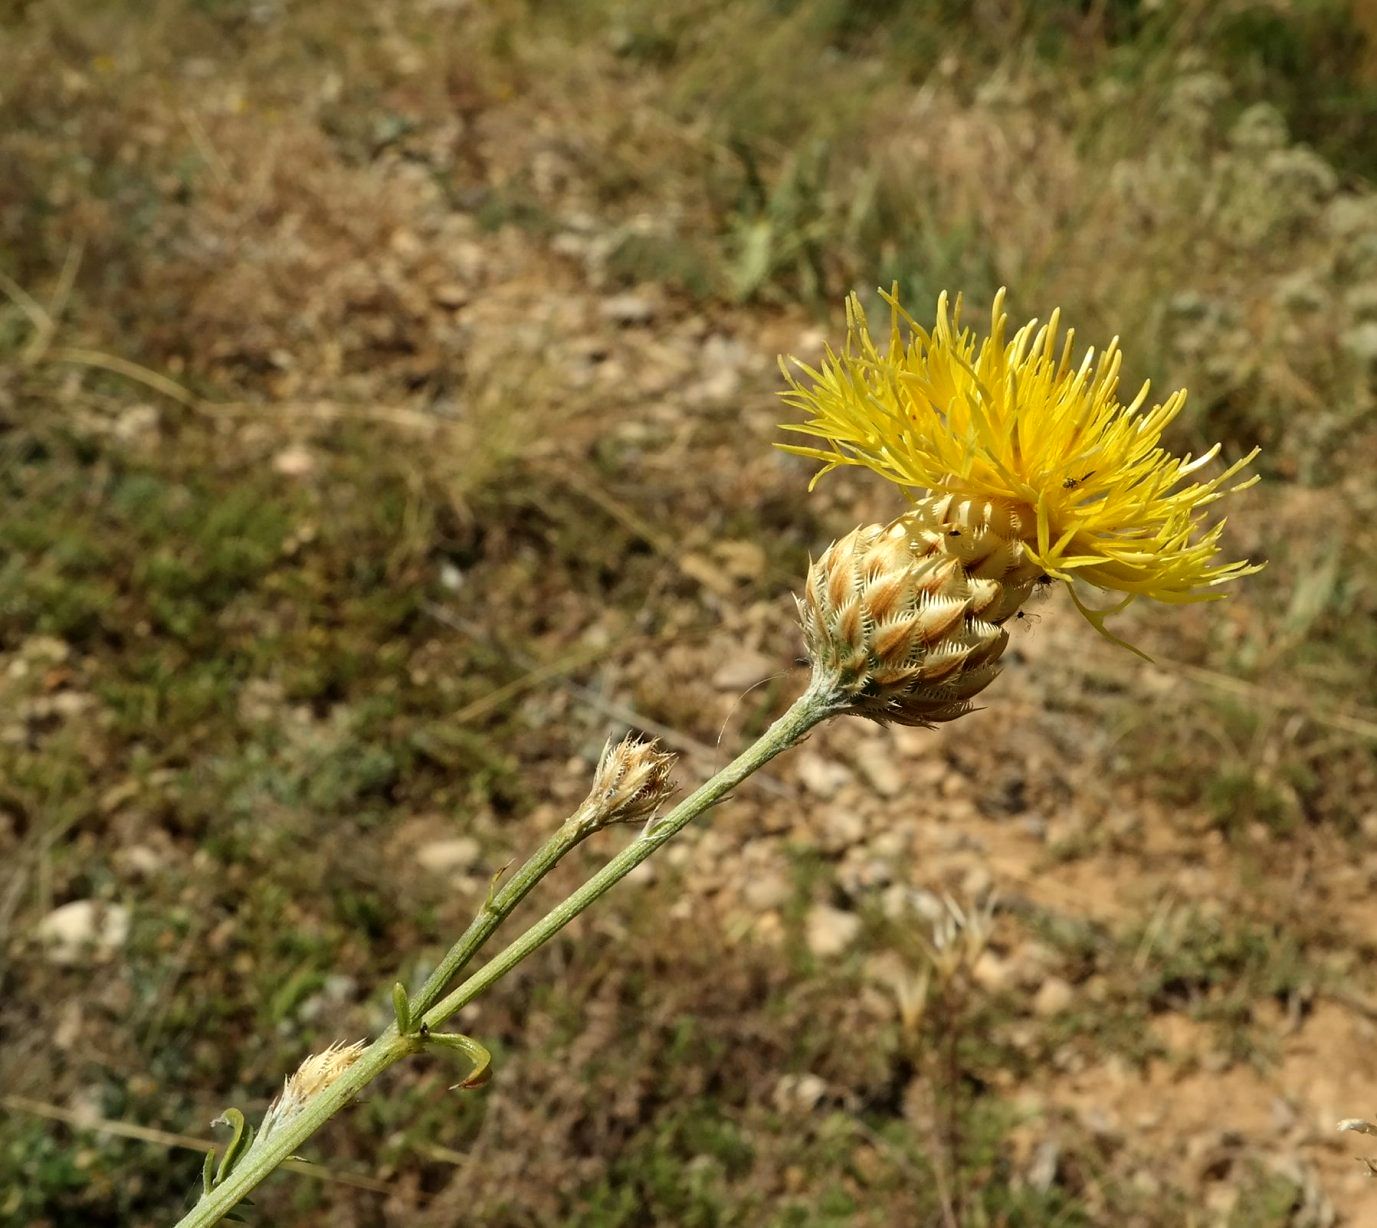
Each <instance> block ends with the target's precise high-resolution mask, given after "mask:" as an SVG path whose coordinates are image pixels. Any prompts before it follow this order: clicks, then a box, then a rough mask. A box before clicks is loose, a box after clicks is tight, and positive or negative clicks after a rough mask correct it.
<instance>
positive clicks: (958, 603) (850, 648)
mask: <svg viewBox="0 0 1377 1228" xmlns="http://www.w3.org/2000/svg"><path fill="white" fill-rule="evenodd" d="M1027 519H1028V514H1027V512H1026V511H1024V510H1022V509H1020V508H1018V507H1017V506H1014V505H1008V504H1003V503H997V502H993V501H977V500H972V499H960V498H957V497H955V496H952V495H937V496H933V497H930V498H927V499H924V500H921V501H920V502H919V503H917V504H916V505H915V506H914V507H913V509H912V510H911V511H909V512H908V513H907V514H905V515H904V516H901V517H900V518H899V519H898V520H895V521H893V522H892V523H890V524H887V525H867V526H864V527H862V528H859V529H856V530H855V531H853V532H852V533H849V534H847V536H845V537H843V538H842V539H841V540H840V541H836V542H833V544H832V545H831V546H829V547H828V548H827V550H826V551H824V552H823V555H822V557H821V558H820V559H818V560H817V561H816V562H815V563H814V564H813V565H812V567H810V568H809V571H808V580H807V583H806V586H805V589H804V594H803V597H802V598H801V599H800V600H799V603H798V606H799V615H800V618H801V620H802V623H803V633H804V638H805V640H806V642H807V646H808V655H809V659H810V660H811V662H812V664H813V669H814V671H815V672H816V673H817V674H819V675H820V676H821V677H822V678H823V679H824V680H825V681H826V682H827V683H828V684H829V686H830V689H832V690H833V692H834V693H835V694H836V695H837V696H838V697H839V698H840V699H841V701H842V702H843V704H844V709H845V710H846V711H850V712H854V713H856V714H857V715H860V716H866V717H869V718H870V719H871V720H876V721H894V722H896V723H898V724H901V725H930V724H934V723H936V722H939V721H949V720H953V719H955V718H956V717H958V716H960V715H962V714H963V713H964V712H967V711H969V710H970V707H971V702H970V701H971V699H972V697H973V696H975V695H976V694H978V693H979V692H980V691H982V690H983V689H984V688H985V687H986V686H988V685H989V684H990V682H991V681H993V679H994V677H995V675H996V674H998V673H999V658H1000V655H1001V654H1002V653H1003V651H1004V647H1005V645H1006V644H1007V642H1008V633H1007V632H1006V631H1005V630H1004V628H1003V623H1004V622H1005V621H1006V620H1007V619H1009V618H1011V617H1012V616H1013V615H1014V614H1015V613H1017V611H1018V610H1019V608H1020V607H1021V606H1022V605H1023V603H1024V601H1026V600H1027V598H1028V596H1029V594H1030V593H1031V592H1032V591H1033V587H1034V585H1035V584H1036V583H1037V581H1038V579H1039V578H1040V577H1041V575H1042V571H1041V568H1039V567H1038V565H1037V564H1036V563H1035V562H1033V561H1032V560H1031V559H1029V558H1028V557H1027V553H1026V551H1025V548H1024V538H1025V537H1026V536H1027V534H1028V532H1029V525H1028V523H1027Z"/></svg>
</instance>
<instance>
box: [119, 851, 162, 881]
mask: <svg viewBox="0 0 1377 1228" xmlns="http://www.w3.org/2000/svg"><path fill="white" fill-rule="evenodd" d="M115 860H116V862H117V864H118V865H119V866H120V868H121V869H122V870H124V871H126V872H127V873H129V874H132V875H134V876H136V877H138V878H152V877H153V875H155V874H156V873H157V872H158V871H159V870H161V869H162V868H163V864H164V863H163V855H162V854H161V853H159V852H158V850H157V849H155V848H151V847H150V846H149V845H147V844H131V845H130V846H129V847H128V848H126V849H121V850H120V851H119V852H118V853H116V854H115Z"/></svg>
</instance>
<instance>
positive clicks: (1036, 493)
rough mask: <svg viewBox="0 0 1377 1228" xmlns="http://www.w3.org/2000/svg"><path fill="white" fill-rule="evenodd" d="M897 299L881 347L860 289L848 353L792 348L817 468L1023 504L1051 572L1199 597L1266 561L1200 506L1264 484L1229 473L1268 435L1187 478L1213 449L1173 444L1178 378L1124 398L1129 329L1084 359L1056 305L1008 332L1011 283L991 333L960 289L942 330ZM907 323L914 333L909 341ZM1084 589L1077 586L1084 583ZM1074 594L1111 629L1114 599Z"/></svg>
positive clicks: (890, 298) (798, 400)
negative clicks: (1092, 603) (798, 352)
mask: <svg viewBox="0 0 1377 1228" xmlns="http://www.w3.org/2000/svg"><path fill="white" fill-rule="evenodd" d="M883 297H884V299H885V301H886V302H887V303H889V305H890V337H889V346H888V348H887V349H886V350H885V352H884V353H881V352H880V350H879V349H878V348H877V347H876V345H875V343H874V341H873V340H872V339H871V336H870V332H869V329H868V328H867V326H866V319H865V314H864V312H863V311H862V310H861V306H860V303H859V301H858V300H857V298H856V296H855V295H852V296H851V297H850V298H849V299H848V300H847V304H846V317H847V338H846V346H845V348H844V350H843V351H842V353H841V354H836V353H834V352H833V351H832V350H831V349H829V350H828V351H827V354H826V356H825V359H824V361H823V362H822V364H821V370H814V369H813V368H812V367H809V366H807V365H805V364H804V363H801V362H799V361H798V360H797V359H794V360H792V361H793V363H794V366H795V367H797V368H798V370H799V371H800V372H802V374H803V375H804V376H806V377H807V380H808V381H809V383H808V384H805V383H803V382H801V381H800V380H799V378H798V377H797V376H796V375H795V374H794V372H793V371H791V370H790V368H789V367H788V366H787V365H786V364H785V363H783V362H781V367H783V369H784V373H785V378H786V379H787V380H788V381H789V390H788V391H786V392H784V393H783V394H782V395H783V397H784V399H785V400H786V401H787V402H789V403H790V404H791V405H794V406H796V407H797V408H799V409H800V410H802V411H803V412H804V414H805V415H806V416H807V418H806V421H804V422H802V423H799V424H793V425H789V426H787V427H786V428H785V429H786V430H791V431H797V432H800V433H801V434H804V435H812V436H815V437H817V438H819V439H821V440H824V441H825V445H824V446H820V447H803V446H793V445H781V446H784V447H785V450H786V451H789V452H795V453H797V454H799V455H801V456H807V457H812V458H814V459H816V460H820V461H822V462H824V468H823V469H822V470H820V471H819V473H818V474H817V476H815V477H814V479H813V480H814V481H815V482H816V481H817V478H818V477H821V476H822V474H823V473H826V472H828V471H829V470H831V469H834V468H836V467H837V466H839V465H863V466H865V467H866V468H867V469H873V470H874V471H875V472H876V473H878V474H879V475H880V476H881V477H884V478H888V479H889V480H890V481H891V482H894V483H896V484H898V485H899V486H901V487H903V488H905V489H906V490H909V491H914V492H920V491H932V492H943V493H952V494H956V495H959V496H961V497H968V498H975V499H979V500H989V501H992V502H996V503H1002V504H1007V505H1012V506H1014V507H1016V508H1018V509H1019V510H1020V511H1021V512H1023V514H1024V519H1025V521H1026V523H1027V524H1029V525H1030V526H1032V525H1036V534H1035V535H1034V534H1033V532H1032V530H1031V528H1030V530H1029V533H1028V540H1026V541H1025V542H1024V546H1025V549H1026V551H1027V556H1028V557H1029V558H1030V559H1032V560H1033V561H1034V562H1035V563H1036V564H1037V565H1038V566H1040V567H1041V568H1042V569H1043V571H1045V572H1046V574H1047V575H1049V576H1052V577H1054V578H1056V579H1059V580H1064V581H1066V582H1068V584H1069V582H1070V581H1072V580H1076V579H1080V580H1084V581H1087V582H1088V583H1090V584H1093V585H1096V586H1097V587H1099V588H1102V589H1106V590H1109V591H1113V592H1118V593H1122V594H1124V600H1123V602H1121V603H1120V604H1119V605H1118V606H1116V607H1115V609H1122V608H1123V606H1124V605H1126V604H1128V602H1129V601H1131V600H1132V599H1133V598H1134V597H1140V596H1141V597H1151V598H1154V599H1156V600H1158V601H1169V602H1186V601H1203V600H1209V599H1211V598H1213V597H1219V596H1222V595H1223V594H1221V593H1215V592H1211V591H1210V590H1211V589H1212V588H1213V587H1214V586H1216V585H1219V584H1222V583H1224V582H1225V581H1228V580H1235V579H1238V578H1239V577H1240V576H1245V575H1248V574H1250V573H1252V572H1254V571H1257V570H1259V567H1258V566H1255V565H1251V564H1248V563H1246V562H1220V561H1218V560H1217V558H1216V555H1217V553H1218V549H1219V539H1220V534H1221V533H1222V532H1223V528H1224V525H1223V522H1222V521H1221V522H1219V523H1217V524H1215V525H1213V526H1206V525H1205V523H1204V517H1203V515H1202V513H1203V510H1204V509H1205V508H1206V507H1208V506H1209V505H1210V504H1211V503H1214V502H1215V501H1216V500H1217V499H1221V498H1223V496H1224V495H1226V494H1228V493H1231V491H1233V490H1241V489H1243V488H1244V487H1246V486H1250V485H1252V483H1253V482H1255V481H1256V480H1257V478H1256V476H1254V477H1253V478H1250V479H1248V480H1246V481H1243V482H1240V483H1238V484H1236V485H1234V486H1232V487H1227V488H1226V485H1225V484H1226V483H1227V482H1228V481H1229V479H1230V478H1232V477H1233V476H1234V475H1235V474H1237V473H1238V472H1239V471H1240V470H1241V469H1242V468H1243V467H1244V466H1246V465H1247V464H1248V463H1249V461H1251V460H1252V459H1253V457H1254V456H1255V455H1256V454H1257V453H1256V450H1254V451H1253V452H1252V453H1250V454H1249V455H1248V456H1246V457H1244V458H1243V459H1242V460H1240V461H1238V462H1237V463H1236V464H1233V465H1231V466H1229V467H1228V468H1227V469H1226V470H1225V471H1224V472H1223V473H1221V474H1219V475H1218V476H1216V477H1213V478H1210V479H1208V480H1205V481H1195V482H1189V483H1188V482H1187V479H1188V478H1189V477H1190V476H1191V475H1192V474H1194V473H1196V472H1197V471H1199V470H1200V469H1202V468H1203V467H1204V466H1206V465H1207V464H1209V462H1210V461H1211V460H1213V459H1214V457H1215V455H1216V453H1217V452H1218V451H1219V447H1218V445H1216V446H1215V447H1213V448H1211V449H1210V450H1209V451H1208V452H1206V453H1205V454H1204V455H1203V456H1199V457H1195V458H1192V457H1190V456H1184V457H1182V456H1174V455H1173V454H1172V453H1170V452H1169V451H1167V450H1166V449H1165V448H1164V447H1163V446H1162V445H1161V442H1160V441H1161V437H1162V432H1163V431H1164V430H1165V429H1166V427H1167V425H1168V424H1169V423H1170V422H1171V421H1172V419H1174V418H1175V417H1176V415H1177V414H1179V413H1180V412H1181V409H1182V407H1183V406H1184V405H1185V403H1186V393H1185V390H1184V389H1182V390H1180V391H1177V392H1174V393H1172V395H1171V396H1169V397H1168V398H1167V399H1166V400H1165V401H1164V402H1162V403H1161V404H1158V405H1154V406H1153V407H1152V408H1151V409H1148V410H1144V408H1143V407H1144V405H1145V403H1146V401H1147V395H1148V385H1147V384H1144V385H1143V387H1142V388H1141V389H1140V390H1139V392H1138V395H1137V396H1136V397H1134V399H1133V401H1132V402H1131V403H1130V404H1128V405H1123V404H1121V403H1120V402H1119V399H1118V386H1119V367H1120V362H1121V355H1120V353H1119V346H1118V339H1117V338H1116V339H1115V340H1114V341H1111V342H1110V344H1109V348H1108V349H1106V350H1105V351H1104V352H1103V353H1102V354H1100V355H1099V356H1098V361H1097V360H1096V355H1095V353H1094V351H1093V350H1087V352H1086V354H1085V357H1084V358H1083V359H1082V360H1081V362H1080V364H1079V365H1075V364H1074V359H1073V356H1072V345H1073V340H1074V333H1073V332H1072V331H1071V330H1067V333H1066V336H1065V340H1064V341H1061V343H1060V344H1058V340H1059V339H1058V332H1059V327H1060V312H1053V313H1052V318H1051V319H1050V320H1049V321H1048V322H1047V323H1046V324H1044V325H1042V326H1041V327H1038V324H1037V321H1036V320H1034V321H1030V322H1029V323H1028V324H1025V325H1024V326H1023V327H1022V328H1020V329H1019V330H1018V331H1017V332H1016V333H1015V334H1014V336H1013V339H1012V340H1008V339H1006V331H1007V329H1006V326H1007V323H1008V317H1007V316H1006V315H1005V313H1004V309H1003V304H1004V291H1003V290H1001V291H1000V292H999V293H998V294H997V295H996V296H995V301H994V310H993V312H992V321H991V327H990V335H989V337H988V338H984V339H977V338H976V337H975V335H974V334H973V333H972V332H971V330H970V329H963V328H961V327H960V316H961V300H960V299H959V298H958V299H957V302H956V307H955V310H953V311H951V312H949V311H948V305H947V296H946V294H942V295H941V296H940V297H939V298H938V300H937V323H936V326H935V328H934V329H933V331H932V332H931V333H929V332H927V331H926V330H924V329H923V328H921V327H920V326H919V325H918V324H917V323H915V322H914V320H913V318H912V317H911V316H910V315H909V314H908V313H907V312H906V311H904V309H903V308H902V307H901V306H900V305H899V302H898V299H897V297H896V292H891V293H890V294H887V295H884V296H883ZM901 326H906V327H907V329H908V330H909V333H910V336H909V338H908V340H907V343H905V339H904V337H903V336H902V335H901ZM1073 596H1074V594H1073ZM1077 605H1078V606H1080V608H1081V609H1082V611H1083V612H1084V613H1086V614H1087V615H1088V616H1091V617H1092V621H1094V622H1095V623H1096V625H1097V626H1099V627H1100V629H1101V630H1103V625H1102V623H1103V614H1107V613H1111V612H1112V611H1103V612H1095V611H1089V610H1086V609H1085V607H1084V606H1083V605H1081V603H1080V602H1079V601H1077Z"/></svg>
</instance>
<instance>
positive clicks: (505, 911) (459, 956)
mask: <svg viewBox="0 0 1377 1228" xmlns="http://www.w3.org/2000/svg"><path fill="white" fill-rule="evenodd" d="M584 817H585V812H584V809H583V808H582V807H580V808H579V810H577V811H575V812H574V814H573V815H571V816H570V817H569V818H568V819H566V820H565V821H564V823H563V824H562V825H561V826H560V828H559V830H558V831H557V832H555V834H554V835H553V836H551V837H550V838H549V839H548V840H547V841H545V843H544V844H543V845H541V846H540V848H539V849H538V850H537V851H536V852H535V853H533V854H532V855H531V857H530V858H529V859H527V861H526V863H525V864H524V865H523V866H522V867H521V869H519V870H518V871H517V872H516V873H515V874H513V875H512V876H511V878H509V879H508V880H507V882H506V883H505V884H504V885H503V887H502V889H501V890H500V891H497V892H494V893H492V894H491V895H489V897H488V898H487V899H486V900H485V901H484V902H483V907H482V908H480V909H479V910H478V915H477V916H476V917H474V919H473V920H472V921H470V922H469V927H468V929H466V930H465V931H464V932H463V934H462V935H461V936H460V938H459V941H458V942H456V943H455V944H454V945H453V946H452V947H450V949H449V951H448V952H447V953H446V954H445V957H444V959H442V960H441V961H440V963H439V964H438V965H437V966H436V968H435V971H434V972H432V973H431V974H430V975H429V976H428V977H427V978H426V983H425V984H424V985H422V986H421V988H420V990H419V992H418V993H417V994H416V996H415V997H414V998H412V999H411V1015H412V1018H414V1019H419V1018H420V1017H421V1016H422V1015H423V1014H425V1012H426V1011H428V1010H429V1009H430V1008H431V1007H432V1006H433V1005H434V1004H435V1001H436V999H437V998H439V996H440V995H441V994H442V993H444V991H445V986H446V985H448V984H449V983H450V981H451V980H453V979H454V976H455V974H456V973H458V972H459V971H461V970H462V969H463V968H464V966H465V965H466V964H467V963H468V962H469V960H471V959H472V958H473V957H474V955H476V954H477V953H478V951H479V949H480V948H481V947H482V945H483V944H484V943H485V942H487V940H488V938H489V936H490V935H491V934H492V932H493V931H494V930H495V929H496V928H497V927H498V926H499V925H501V924H502V922H503V921H504V920H506V918H507V917H508V916H509V915H510V914H511V912H512V910H513V909H514V908H515V907H516V906H517V905H518V904H520V903H521V901H522V900H524V899H525V898H526V896H527V895H528V894H530V891H531V888H532V887H534V886H535V885H536V884H537V883H538V882H540V880H541V879H542V878H544V877H545V876H546V875H547V874H548V873H549V872H550V871H551V870H553V869H554V868H555V866H556V865H558V864H559V862H560V860H561V859H562V858H563V857H564V855H565V854H566V853H568V852H569V851H570V850H572V849H574V848H575V847H577V846H578V845H579V844H580V843H581V842H582V841H583V839H584V838H585V837H586V836H587V835H588V834H589V832H590V831H591V830H592V828H591V827H590V826H589V824H588V823H587V822H585V821H584Z"/></svg>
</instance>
